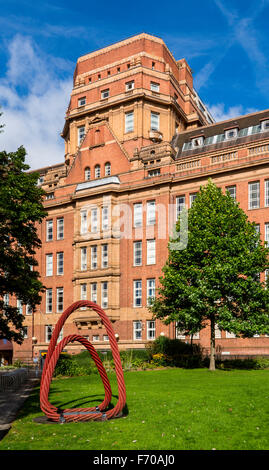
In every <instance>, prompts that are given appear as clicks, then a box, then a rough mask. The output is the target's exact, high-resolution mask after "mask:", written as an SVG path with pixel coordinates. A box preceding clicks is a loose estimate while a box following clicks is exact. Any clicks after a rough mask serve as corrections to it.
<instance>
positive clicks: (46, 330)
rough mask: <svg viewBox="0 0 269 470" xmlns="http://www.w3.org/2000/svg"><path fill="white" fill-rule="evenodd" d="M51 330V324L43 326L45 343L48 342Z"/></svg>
mask: <svg viewBox="0 0 269 470" xmlns="http://www.w3.org/2000/svg"><path fill="white" fill-rule="evenodd" d="M52 332H53V328H52V325H46V326H45V341H46V343H49V342H50V340H51V337H52Z"/></svg>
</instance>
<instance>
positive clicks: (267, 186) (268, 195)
mask: <svg viewBox="0 0 269 470" xmlns="http://www.w3.org/2000/svg"><path fill="white" fill-rule="evenodd" d="M264 205H265V207H269V180H266V181H265V182H264Z"/></svg>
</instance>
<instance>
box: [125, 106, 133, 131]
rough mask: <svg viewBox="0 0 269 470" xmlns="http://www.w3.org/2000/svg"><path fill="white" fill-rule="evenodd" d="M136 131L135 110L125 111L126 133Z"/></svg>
mask: <svg viewBox="0 0 269 470" xmlns="http://www.w3.org/2000/svg"><path fill="white" fill-rule="evenodd" d="M133 131H134V112H133V111H129V112H128V113H125V133H127V132H133Z"/></svg>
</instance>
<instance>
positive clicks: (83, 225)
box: [80, 210, 88, 234]
mask: <svg viewBox="0 0 269 470" xmlns="http://www.w3.org/2000/svg"><path fill="white" fill-rule="evenodd" d="M87 230H88V227H87V211H86V210H82V211H80V233H81V234H83V233H87Z"/></svg>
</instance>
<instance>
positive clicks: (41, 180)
mask: <svg viewBox="0 0 269 470" xmlns="http://www.w3.org/2000/svg"><path fill="white" fill-rule="evenodd" d="M44 181H45V177H44V176H40V177H39V178H38V180H37V184H38V185H40V184H42V183H44Z"/></svg>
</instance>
